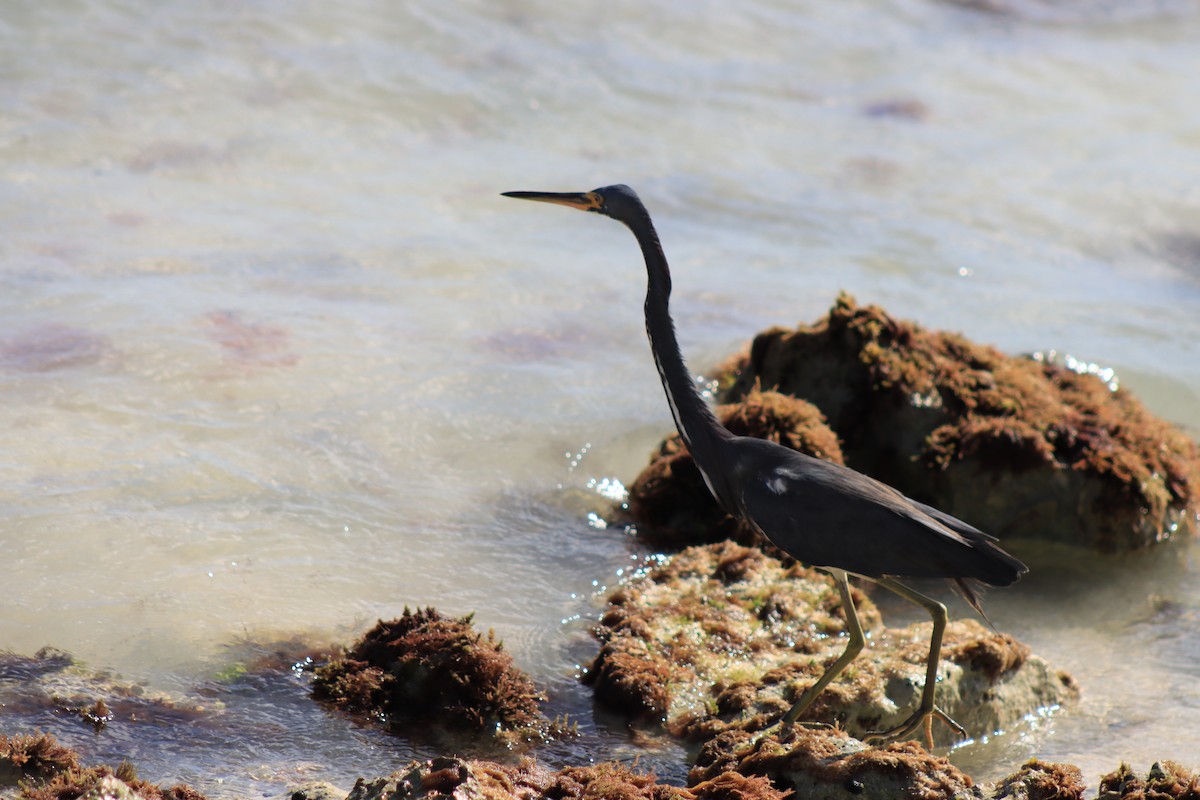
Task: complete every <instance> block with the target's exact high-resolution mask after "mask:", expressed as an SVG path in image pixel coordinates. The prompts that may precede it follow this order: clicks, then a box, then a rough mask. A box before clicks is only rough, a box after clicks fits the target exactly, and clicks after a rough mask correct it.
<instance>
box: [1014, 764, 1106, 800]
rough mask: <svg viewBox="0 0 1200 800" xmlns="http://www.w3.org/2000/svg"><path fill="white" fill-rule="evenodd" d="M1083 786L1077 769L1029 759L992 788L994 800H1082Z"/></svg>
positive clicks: (1068, 765)
mask: <svg viewBox="0 0 1200 800" xmlns="http://www.w3.org/2000/svg"><path fill="white" fill-rule="evenodd" d="M1086 790H1087V784H1085V783H1084V782H1083V773H1081V772H1080V771H1079V767H1076V766H1072V765H1071V764H1052V763H1049V762H1046V761H1039V760H1038V759H1036V758H1035V759H1033V760H1031V761H1027V762H1026V763H1025V764H1024V765H1023V766H1022V767H1021V769H1020V770H1018V771H1017V772H1015V773H1013V774H1012V775H1009V776H1008V777H1007V778H1005V779H1004V780H1002V781H1000V782H999V783H997V784H996V787H995V791H994V797H995V798H996V800H1083V793H1084V792H1085V791H1086Z"/></svg>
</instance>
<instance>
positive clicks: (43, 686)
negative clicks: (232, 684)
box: [0, 647, 221, 732]
mask: <svg viewBox="0 0 1200 800" xmlns="http://www.w3.org/2000/svg"><path fill="white" fill-rule="evenodd" d="M0 708H2V709H4V711H5V712H7V713H8V714H20V715H27V716H31V717H34V718H37V717H39V716H44V717H47V718H54V719H63V718H66V717H69V716H74V717H77V718H78V719H79V720H80V721H82V722H83V723H85V724H87V725H90V726H91V727H93V728H95V729H96V731H97V732H100V731H101V730H103V729H105V728H106V727H109V726H111V725H142V726H154V725H166V724H172V723H176V722H187V723H200V722H205V721H208V720H211V719H212V718H213V717H214V715H215V713H216V712H218V711H219V710H220V708H221V704H220V703H219V702H215V701H211V700H206V699H201V698H196V697H190V696H185V695H178V694H171V693H168V692H162V691H157V690H153V689H150V688H148V687H146V686H144V685H142V684H140V683H133V682H129V681H126V680H124V679H122V678H120V677H119V676H115V675H112V674H111V673H107V672H101V671H93V670H89V669H86V668H84V667H80V666H78V665H76V664H75V661H74V659H73V658H72V657H71V656H70V654H68V653H65V652H63V651H61V650H56V649H54V648H51V647H46V648H42V649H41V650H39V651H38V652H37V653H35V654H34V655H33V656H23V655H19V654H16V653H9V652H4V651H0Z"/></svg>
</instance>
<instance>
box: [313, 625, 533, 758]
mask: <svg viewBox="0 0 1200 800" xmlns="http://www.w3.org/2000/svg"><path fill="white" fill-rule="evenodd" d="M313 696H314V697H315V698H317V699H318V700H324V701H328V702H331V703H332V704H333V705H335V706H336V707H338V708H340V709H342V710H344V711H347V712H350V713H352V714H358V715H364V716H369V717H371V718H373V719H376V720H379V721H381V722H384V723H385V724H387V725H389V727H396V728H397V729H399V728H400V727H401V726H403V727H404V729H405V730H409V731H410V730H411V724H412V723H413V722H414V721H418V720H426V721H430V722H432V723H434V724H438V725H444V726H447V727H450V728H457V729H460V730H472V731H478V732H481V733H489V734H494V735H495V736H496V737H497V738H498V739H501V740H503V741H504V742H505V743H508V744H513V745H515V744H518V743H522V742H536V741H541V740H544V739H546V738H549V737H551V736H552V735H554V733H555V726H553V725H552V724H551V723H550V722H549V721H548V720H547V719H546V717H545V716H543V715H542V713H541V711H540V704H541V703H542V702H543V701H544V699H545V698H544V696H543V694H542V693H541V692H540V691H539V690H538V689H537V687H536V686H535V685H534V683H533V681H532V679H530V678H529V676H528V675H526V674H525V673H524V672H522V671H521V670H519V669H518V668H517V667H516V666H515V665H514V663H513V659H512V656H510V655H509V654H508V653H507V652H506V651H505V650H504V646H503V644H502V643H501V642H499V641H497V640H496V638H495V636H494V634H493V633H492V632H491V631H488V634H487V636H486V637H485V636H484V635H483V634H480V633H477V632H476V631H475V630H474V628H473V627H472V626H471V616H470V615H467V616H465V617H460V618H457V619H450V618H447V617H443V616H442V615H441V614H440V613H438V612H437V611H436V610H435V609H432V608H426V609H424V610H417V611H409V610H408V609H407V608H406V609H405V610H404V614H403V615H402V616H401V617H400V618H399V619H395V620H391V621H389V622H384V621H382V620H381V621H380V622H379V623H378V624H377V625H376V626H375V627H374V628H372V629H371V630H369V631H367V633H365V634H364V635H363V636H362V638H361V639H360V640H359V641H358V642H357V643H356V644H354V646H353V647H351V648H349V649H348V650H347V651H346V653H345V656H344V657H343V658H339V659H335V660H333V661H331V662H330V663H328V664H325V665H323V666H320V667H317V668H316V670H315V672H314V677H313Z"/></svg>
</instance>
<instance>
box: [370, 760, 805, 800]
mask: <svg viewBox="0 0 1200 800" xmlns="http://www.w3.org/2000/svg"><path fill="white" fill-rule="evenodd" d="M785 797H786V792H784V791H781V790H779V789H777V788H775V787H774V786H772V785H771V782H770V781H769V780H767V779H766V778H763V777H746V776H743V775H738V774H736V773H733V774H728V775H722V776H716V777H715V778H714V779H713V780H708V781H702V782H699V783H698V784H697V785H694V786H692V787H690V788H686V789H685V788H683V787H681V786H669V785H667V784H662V783H659V782H658V780H657V779H656V778H655V776H654V775H652V774H649V773H644V772H638V771H636V770H634V769H631V768H629V767H628V766H625V765H623V764H615V763H611V762H602V763H598V764H590V765H588V766H582V767H564V768H563V769H561V770H557V771H552V770H549V769H547V768H545V767H542V766H540V765H538V764H537V763H536V762H534V761H533V760H532V759H523V760H522V761H521V762H520V763H518V764H515V765H508V764H497V763H495V762H492V761H478V760H472V759H461V758H434V759H430V760H428V761H419V762H414V763H412V764H410V765H409V766H408V767H407V768H405V769H403V770H400V771H398V772H395V773H393V774H392V775H390V776H388V777H386V778H378V779H376V780H372V781H366V780H359V781H358V783H357V784H355V786H354V788H353V789H352V790H351V791H350V794H349V796H348V797H347V798H346V800H426V799H431V798H439V800H477V798H488V800H784V798H785Z"/></svg>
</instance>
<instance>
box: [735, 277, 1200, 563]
mask: <svg viewBox="0 0 1200 800" xmlns="http://www.w3.org/2000/svg"><path fill="white" fill-rule="evenodd" d="M1091 366H1092V365H1086V364H1083V365H1081V364H1079V363H1077V362H1074V361H1068V362H1067V363H1065V364H1059V363H1055V359H1054V358H1052V357H1045V356H1035V357H1013V356H1008V355H1005V354H1004V353H1001V352H1000V351H999V350H997V349H995V348H993V347H988V346H985V345H979V344H975V343H973V342H971V341H969V340H967V339H966V338H965V337H963V336H961V335H958V334H954V333H945V332H940V331H929V330H926V329H924V328H922V327H921V326H919V325H917V324H915V323H912V322H906V321H902V320H897V319H895V318H893V317H891V316H890V315H888V314H887V313H886V312H885V311H884V310H883V309H881V308H879V307H877V306H859V305H858V304H857V303H856V302H855V301H854V299H853V298H852V297H850V296H849V295H846V294H842V295H841V296H839V297H838V300H837V302H836V303H835V305H834V306H833V308H832V309H830V311H829V314H828V315H827V316H825V317H824V318H823V319H821V320H819V321H818V322H816V323H815V324H813V325H801V326H799V327H797V328H795V329H785V328H772V329H770V330H767V331H764V332H762V333H760V334H759V335H758V336H756V337H755V339H754V341H753V343H752V344H751V345H750V348H749V351H748V352H746V353H744V354H742V355H741V356H739V357H737V358H735V359H733V360H732V361H731V362H730V363H729V364H727V366H726V367H725V374H724V375H723V376H722V378H721V382H722V385H723V386H724V387H725V388H724V392H723V397H724V398H725V399H726V400H727V401H737V400H740V399H744V398H749V397H751V396H753V395H754V394H755V393H756V389H757V387H767V388H772V389H774V390H776V391H778V392H781V393H784V394H788V395H793V396H796V397H802V398H804V399H805V400H808V401H809V402H811V403H813V404H814V405H815V406H816V407H817V408H819V409H820V411H821V413H823V414H824V416H825V418H826V419H828V421H829V426H830V427H831V428H832V429H833V431H834V432H835V433H836V434H837V435H838V436H839V437H840V439H841V442H842V449H843V452H844V453H845V456H846V463H847V464H849V465H850V466H852V467H854V468H855V469H857V470H859V471H861V472H865V473H867V474H869V475H873V476H874V477H876V478H878V479H880V480H882V481H884V482H885V483H889V484H891V485H893V486H895V487H896V488H897V489H899V490H900V491H902V492H904V493H905V494H907V495H909V496H911V497H913V498H915V499H918V500H921V501H923V502H928V503H932V504H933V505H936V506H937V507H939V508H942V509H943V510H945V511H948V512H949V513H952V514H954V515H955V516H959V517H962V518H963V519H966V520H969V521H971V522H973V523H974V524H977V525H979V526H980V527H981V528H983V529H985V530H987V531H989V532H990V533H993V534H996V535H999V536H1001V537H1002V538H1005V537H1009V536H1020V537H1022V538H1036V539H1042V540H1045V541H1053V542H1059V543H1065V544H1074V545H1084V546H1088V547H1091V548H1094V549H1096V550H1099V551H1101V552H1121V551H1126V550H1132V549H1137V548H1141V547H1145V546H1148V545H1152V544H1154V543H1155V542H1159V541H1162V540H1164V539H1167V538H1170V537H1171V536H1172V535H1173V534H1174V533H1175V532H1177V531H1179V530H1180V529H1181V528H1182V529H1189V528H1190V529H1192V530H1193V531H1194V529H1195V527H1196V520H1197V513H1198V511H1200V446H1197V444H1196V442H1194V441H1193V440H1192V439H1190V438H1189V437H1188V436H1187V435H1186V434H1184V433H1183V432H1182V431H1180V430H1179V429H1177V428H1176V427H1174V426H1172V425H1171V424H1169V423H1167V422H1165V421H1163V420H1160V419H1158V418H1156V417H1154V416H1153V415H1152V414H1150V412H1148V411H1147V410H1146V409H1145V407H1144V406H1143V405H1142V404H1141V403H1140V402H1139V401H1138V400H1137V399H1136V398H1134V397H1133V396H1132V395H1131V394H1130V393H1129V392H1128V391H1127V390H1125V389H1121V388H1116V386H1115V383H1114V382H1113V381H1112V380H1111V379H1103V378H1102V377H1100V376H1098V375H1097V374H1095V373H1096V372H1098V370H1096V369H1092V368H1091Z"/></svg>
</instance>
